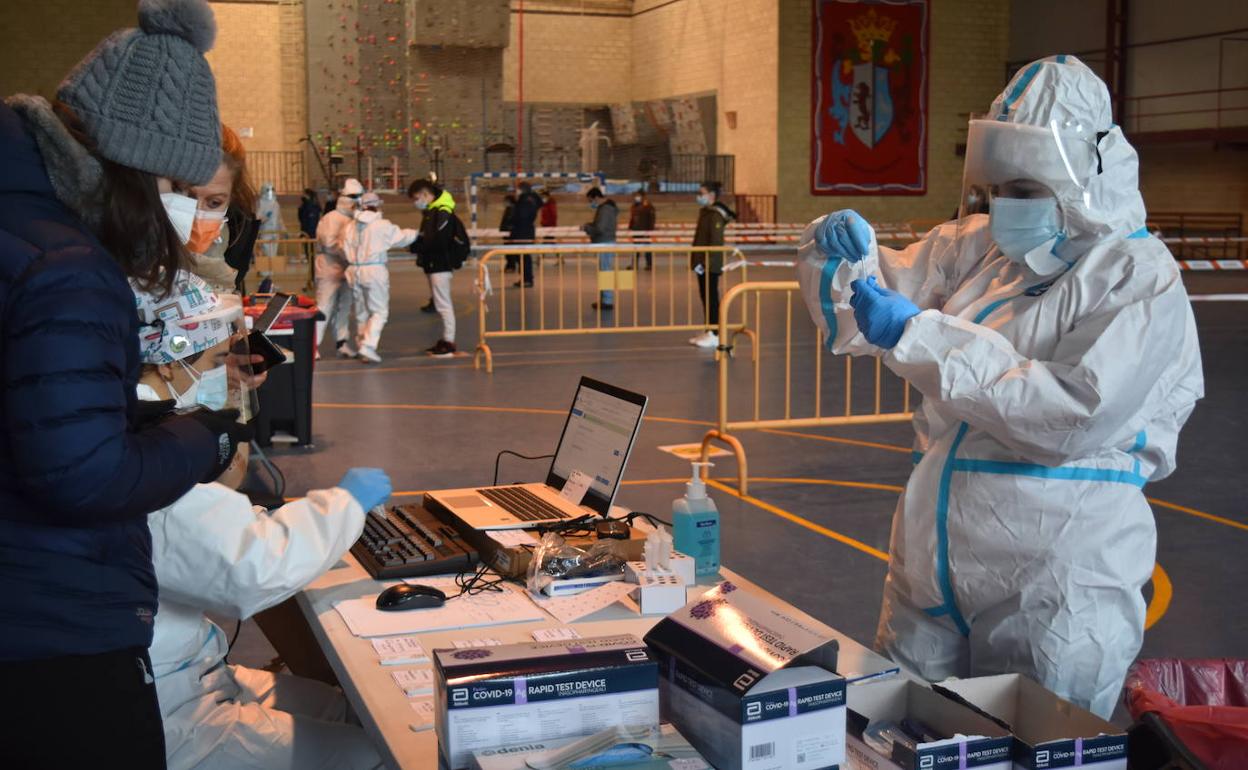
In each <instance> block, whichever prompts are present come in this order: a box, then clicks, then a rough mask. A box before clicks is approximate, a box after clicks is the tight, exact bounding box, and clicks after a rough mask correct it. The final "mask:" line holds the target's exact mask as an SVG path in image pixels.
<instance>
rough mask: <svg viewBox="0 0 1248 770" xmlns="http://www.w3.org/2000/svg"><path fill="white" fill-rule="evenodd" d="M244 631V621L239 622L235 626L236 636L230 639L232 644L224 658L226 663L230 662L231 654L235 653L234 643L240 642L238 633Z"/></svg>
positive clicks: (226, 649)
mask: <svg viewBox="0 0 1248 770" xmlns="http://www.w3.org/2000/svg"><path fill="white" fill-rule="evenodd" d="M242 630H243V621H242V620H239V621H237V622H236V623H235V624H234V636H232V637H230V644H229V646H228V647H226V648H225V656H224V657H223V658H222V660H223V661H225V662H226V663H229V662H230V653H231V652H233V651H234V643H235V642H237V641H238V633H239V632H240V631H242Z"/></svg>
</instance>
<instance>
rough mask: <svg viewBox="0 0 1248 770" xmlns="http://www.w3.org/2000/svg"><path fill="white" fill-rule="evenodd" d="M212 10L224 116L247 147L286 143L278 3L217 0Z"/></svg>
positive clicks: (211, 55)
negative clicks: (225, 1) (215, 18)
mask: <svg viewBox="0 0 1248 770" xmlns="http://www.w3.org/2000/svg"><path fill="white" fill-rule="evenodd" d="M212 11H213V13H214V14H216V17H217V44H216V45H215V46H214V47H213V49H212V50H211V51H209V52H208V57H207V58H208V64H209V65H211V66H212V74H213V76H214V77H216V79H217V105H218V107H219V108H220V110H221V120H222V122H224V123H225V124H226V125H228V126H230V127H231V128H233V129H234V130H235V131H238V132H239V134H240V135H241V136H242V137H243V145H244V146H246V148H247V149H248V150H284V149H287V147H286V130H285V124H284V123H283V117H282V58H281V44H280V41H279V33H280V29H281V27H280V19H281V15H280V13H279V10H278V6H277V5H276V4H269V3H212ZM247 129H251V134H252V135H251V136H250V137H248V136H247V135H246V131H247Z"/></svg>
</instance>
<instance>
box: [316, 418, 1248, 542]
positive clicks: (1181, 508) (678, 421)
mask: <svg viewBox="0 0 1248 770" xmlns="http://www.w3.org/2000/svg"><path fill="white" fill-rule="evenodd" d="M312 406H313V407H314V408H317V409H397V410H402V411H428V412H437V411H448V412H489V413H495V414H498V413H513V414H540V415H565V414H567V412H565V411H563V410H560V409H540V408H534V407H512V406H457V405H451V404H448V405H440V404H351V403H330V402H318V403H314V404H312ZM645 419H646V420H647V421H650V422H661V423H669V424H673V425H694V426H698V427H714V423H711V422H709V421H706V420H688V419H684V418H680V417H654V416H652V415H646V418H645ZM759 432H761V433H778V434H780V435H786V436H792V437H795V438H808V439H813V440H816V441H830V442H833V443H850V444H853V445H855V446H859V445H861V446H868V447H874V448H877V449H884V450H887V451H890V452H901V451H904V452H907V453H908V452H909V451H910V450H909V449H904V448H903V447H900V446H897V445H894V444H877V443H875V442H869V441H859V440H858V439H841V440H838V439H837V437H835V436H819V435H815V434H811V433H798V432H795V431H779V430H774V429H768V430H763V431H759ZM685 480H687V479H685ZM750 480H751V481H760V480H761V479H756V478H753V477H751V479H750ZM826 482H827V480H823V479H788V480H786V481H781V482H777V483H793V484H800V483H809V484H822V483H826ZM624 483H626V484H627V483H628V482H624ZM849 484H860V485H862V486H861V488H863V489H881V490H884V491H890V492H900V491H902V489H901V488H900V487H894V486H892V485H887V484H875V485H872V484H870V483H868V482H833V483H832V485H833V486H844V485H849ZM733 494H736V493H735V492H733ZM1147 500H1148V502H1150V503H1153V504H1154V505H1158V506H1160V507H1162V508H1168V509H1170V510H1172V511H1177V512H1179V513H1185V514H1187V515H1189V516H1195V517H1197V518H1201V519H1205V520H1207V521H1212V522H1214V523H1216V524H1222V525H1224V526H1227V527H1232V528H1234V529H1240V530H1244V531H1245V532H1248V524H1244V523H1242V522H1238V521H1235V520H1233V519H1228V518H1225V517H1223V516H1216V515H1214V514H1212V513H1206V512H1204V511H1201V510H1198V509H1196V508H1189V507H1187V506H1185V505H1179V504H1178V503H1171V502H1167V501H1165V500H1159V499H1157V498H1155V497H1149V498H1147Z"/></svg>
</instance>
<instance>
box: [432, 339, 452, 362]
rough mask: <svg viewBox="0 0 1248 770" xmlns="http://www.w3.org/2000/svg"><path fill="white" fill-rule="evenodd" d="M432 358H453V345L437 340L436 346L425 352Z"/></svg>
mask: <svg viewBox="0 0 1248 770" xmlns="http://www.w3.org/2000/svg"><path fill="white" fill-rule="evenodd" d="M425 352H426V353H428V354H429V355H431V356H433V357H434V358H453V357H454V356H455V352H456V351H455V343H454V342H447V341H446V340H438V342H437V344H435V345H434V346H433V347H431V348H429V349H428V350H426V351H425Z"/></svg>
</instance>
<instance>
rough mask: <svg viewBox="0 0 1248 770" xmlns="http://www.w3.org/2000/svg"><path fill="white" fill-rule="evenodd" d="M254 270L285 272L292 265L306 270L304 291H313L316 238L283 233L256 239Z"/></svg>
mask: <svg viewBox="0 0 1248 770" xmlns="http://www.w3.org/2000/svg"><path fill="white" fill-rule="evenodd" d="M254 254H255V260H254V261H255V269H256V272H257V273H259V272H267V273H285V272H288V271H289V270H290V269H291V266H292V265H298V266H300V267H302V268H304V269H306V271H307V275H308V280H307V283H306V284H305V286H304V291H306V292H313V291H315V286H316V259H315V256H316V239H315V238H305V237H303V236H301V235H289V234H283V236H282V237H281V238H272V239H269V240H262V239H261V238H257V239H256V245H255V249H254Z"/></svg>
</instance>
